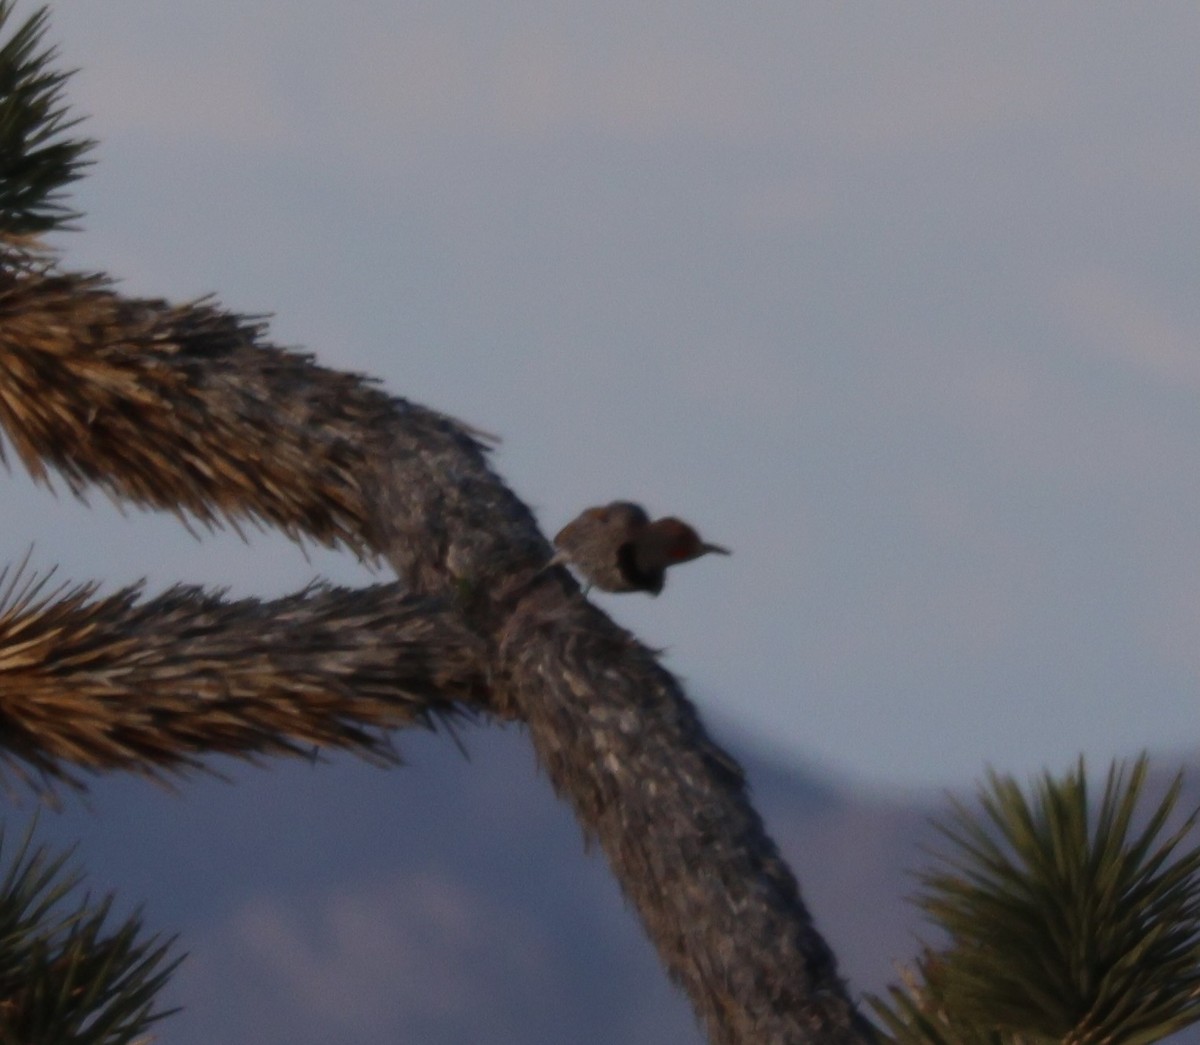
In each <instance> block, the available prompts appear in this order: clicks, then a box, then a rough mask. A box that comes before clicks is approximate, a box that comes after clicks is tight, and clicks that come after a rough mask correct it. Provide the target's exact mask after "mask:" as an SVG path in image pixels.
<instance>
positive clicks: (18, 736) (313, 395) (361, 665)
mask: <svg viewBox="0 0 1200 1045" xmlns="http://www.w3.org/2000/svg"><path fill="white" fill-rule="evenodd" d="M11 13H12V4H11V0H0V22H4V23H7V22H8V21H9V20H10V16H11ZM44 25H45V12H44V11H42V12H39V13H38V14H36V15H35V16H34V17H33V18H32V19H30V20H28V21H27V22H25V23H24V24H23V25H22V26H21V27H20V28H19V29H17V30H16V32H15V33H14V34H13V35H12V36H11V37H9V39H8V42H7V45H6V46H5V48H4V51H3V53H2V54H0V134H2V135H4V140H3V141H2V142H0V236H2V237H3V252H2V254H0V427H2V428H3V432H4V434H5V435H6V436H7V439H8V441H9V444H10V446H11V448H12V449H13V450H14V451H15V453H16V455H17V457H19V458H20V460H21V462H22V463H23V464H24V466H25V467H26V468H27V469H28V470H29V472H30V473H31V474H32V475H33V476H34V477H35V478H36V479H39V480H42V481H47V482H48V481H49V480H50V478H51V476H52V475H54V474H56V475H57V476H59V477H60V478H61V479H62V480H63V481H64V482H65V483H66V485H67V487H68V488H69V489H70V490H71V491H72V492H74V493H81V492H83V491H84V490H85V489H87V488H89V487H99V488H100V489H103V490H104V491H106V492H107V493H109V494H111V495H112V496H113V497H115V498H117V499H119V500H124V501H127V502H130V503H132V504H136V505H140V506H145V507H151V508H156V509H165V510H168V511H172V512H175V513H176V514H177V515H179V516H180V518H181V519H182V520H183V521H184V522H185V524H194V523H199V524H201V525H206V526H219V525H231V526H237V525H238V523H239V522H242V521H253V522H255V523H259V524H265V525H268V526H273V527H277V528H278V529H280V530H281V531H282V532H283V533H285V534H287V535H288V536H290V537H292V538H297V539H299V538H301V537H307V538H310V539H313V540H316V541H318V542H322V543H324V544H328V545H333V546H341V547H345V548H348V549H350V550H351V551H353V552H356V553H358V554H359V555H362V556H367V557H371V558H376V559H382V560H383V561H384V562H386V563H387V564H388V565H389V566H390V567H391V568H392V570H394V572H395V575H396V578H397V581H396V582H395V583H393V584H389V585H382V586H377V587H373V588H368V589H365V590H361V591H346V590H331V589H325V588H319V587H317V588H310V589H308V590H306V591H303V592H300V593H298V594H297V595H294V596H292V597H290V598H286V599H281V600H278V601H275V602H260V601H257V600H243V601H239V602H227V601H225V600H223V599H221V598H218V597H216V596H214V595H210V594H206V593H205V592H203V591H201V590H198V589H195V588H182V587H179V588H175V589H172V590H170V591H168V592H167V593H165V594H164V595H161V596H159V597H157V598H153V599H143V598H142V597H141V596H140V593H139V592H138V591H137V590H133V589H129V590H124V591H120V592H117V593H116V594H114V595H109V596H107V597H98V596H97V594H96V591H95V588H94V587H93V586H92V585H88V584H83V585H80V586H78V587H67V588H60V589H57V590H54V591H48V590H47V589H46V588H45V587H44V586H42V585H41V584H39V583H38V582H36V581H33V580H30V579H28V578H23V577H21V576H20V575H19V571H18V575H16V576H10V581H9V587H8V594H7V597H6V598H5V600H4V606H3V615H2V620H0V672H2V673H3V677H2V681H0V716H2V720H3V722H4V724H5V729H4V732H3V735H2V738H0V743H2V744H3V747H4V751H5V756H6V759H7V761H8V764H9V765H10V767H22V766H23V767H25V770H26V771H27V772H32V773H33V774H34V775H35V777H36V778H37V779H40V780H46V779H49V780H55V779H57V780H60V781H73V782H75V783H77V784H78V783H81V776H80V774H81V771H84V772H102V771H108V770H114V769H123V770H137V771H143V772H147V773H166V772H172V771H176V770H180V769H183V768H186V767H189V766H195V765H198V764H199V763H200V762H201V761H202V760H203V758H204V757H205V756H206V755H208V754H210V753H216V752H225V753H234V754H243V755H251V754H261V753H264V752H266V753H288V752H295V751H299V750H302V749H304V748H305V746H307V745H311V744H314V743H316V744H320V745H322V746H325V747H337V746H340V747H344V748H350V749H353V750H357V751H360V752H362V753H364V754H366V755H370V756H376V757H386V751H387V749H386V745H385V743H384V738H383V737H382V735H381V733H380V731H381V730H390V729H395V728H398V727H401V726H406V725H411V724H414V723H429V722H435V721H436V720H438V719H439V718H445V717H448V716H452V715H461V714H469V715H477V716H494V717H497V718H504V719H517V720H519V721H521V722H522V723H524V725H525V727H526V729H527V732H528V736H529V739H530V742H531V743H532V744H533V746H534V749H535V751H536V753H537V756H538V759H539V761H540V762H541V764H542V766H543V767H544V769H545V770H546V772H547V775H548V776H549V778H550V781H551V783H552V784H553V786H554V787H555V789H556V790H557V792H558V793H559V794H560V795H561V796H562V798H563V799H564V800H565V801H567V802H569V803H570V804H571V806H572V808H573V809H574V811H575V814H576V816H577V818H578V820H579V823H580V825H581V827H582V829H583V831H584V833H585V835H586V836H587V837H589V838H591V839H594V840H595V841H597V842H598V843H599V845H600V846H601V848H602V849H603V851H604V852H605V854H606V856H607V857H608V861H609V864H610V866H611V868H612V870H613V873H614V874H615V875H616V876H617V878H618V879H619V881H620V883H621V886H622V888H623V890H624V892H625V895H626V896H627V897H628V899H629V901H630V903H631V904H632V905H633V906H634V908H635V909H636V911H637V913H638V914H639V916H640V918H641V921H642V924H643V926H644V927H645V930H646V932H647V933H648V935H649V936H650V938H651V940H652V941H653V943H654V945H655V946H656V947H657V949H658V953H659V955H660V957H661V959H662V962H663V964H664V966H665V967H666V969H667V971H668V973H669V974H670V975H671V977H672V978H673V979H674V980H675V981H676V982H677V983H678V984H679V985H680V986H682V987H683V989H684V990H685V991H686V992H687V994H688V996H689V997H690V999H691V1001H692V1004H693V1005H694V1006H695V1010H696V1012H697V1015H698V1017H699V1018H700V1019H701V1020H702V1022H703V1023H704V1025H705V1027H706V1028H707V1031H708V1034H709V1036H710V1038H711V1039H712V1040H713V1041H715V1042H729V1043H734V1042H738V1043H746V1045H750V1043H754V1045H763V1043H768V1042H806V1041H813V1042H815V1041H821V1042H857V1041H862V1040H866V1038H867V1037H868V1036H869V1033H870V1032H869V1029H868V1028H867V1025H866V1024H865V1023H864V1022H863V1021H862V1020H861V1018H860V1017H859V1016H858V1014H857V1012H856V1010H855V1008H854V1006H853V1004H852V1003H851V1002H850V1000H849V999H848V997H847V994H846V991H845V989H844V987H843V984H842V982H841V981H840V979H839V978H838V974H837V969H836V965H835V962H834V959H833V955H832V954H831V952H830V950H829V948H828V947H827V946H826V944H825V942H824V941H823V940H822V938H821V937H820V936H819V935H818V934H817V932H816V930H815V929H814V928H813V925H812V921H811V919H810V917H809V914H808V912H807V910H806V909H805V907H804V904H803V903H802V901H801V898H800V894H799V891H798V889H797V886H796V882H795V879H794V878H793V876H792V874H791V872H790V870H789V869H788V867H787V866H786V864H785V863H784V862H783V860H782V859H781V858H780V856H779V853H778V851H777V849H776V847H775V845H774V843H773V842H772V841H771V839H770V838H769V837H768V836H767V835H766V833H765V831H764V829H763V825H762V822H761V820H760V818H759V817H758V815H757V814H756V812H755V811H754V809H753V808H752V807H751V805H750V804H749V802H748V800H747V796H746V789H745V784H744V781H743V777H742V772H741V769H740V768H739V766H738V765H737V763H736V762H734V760H733V759H732V758H730V757H729V755H727V754H726V753H725V752H724V751H722V750H721V749H720V748H719V747H718V746H717V745H716V744H715V743H714V742H713V741H712V740H711V739H710V737H709V736H708V734H707V732H706V731H705V729H704V727H703V726H702V724H701V723H700V720H699V718H698V717H697V714H696V712H695V709H694V708H693V706H692V705H691V703H690V702H689V701H688V700H687V698H686V697H685V695H684V693H683V691H682V688H681V687H680V685H679V683H678V682H677V681H676V680H675V679H674V678H673V677H672V676H671V675H670V674H669V673H668V672H666V671H665V670H664V669H663V668H662V666H661V665H660V664H659V663H658V661H657V659H656V657H655V655H654V653H653V652H651V651H650V650H648V649H647V648H646V647H644V646H642V645H641V644H640V643H638V642H637V641H636V639H634V637H633V636H631V635H630V634H628V633H627V632H625V631H624V630H622V629H621V628H619V627H618V626H617V625H616V624H614V623H613V621H612V620H610V619H609V618H608V617H607V616H606V615H605V614H604V613H602V612H601V611H600V610H598V609H597V608H596V607H595V606H593V605H591V604H590V603H589V602H588V601H587V600H585V599H583V598H581V597H580V592H579V588H578V585H577V584H576V583H575V581H574V580H573V579H572V578H571V577H570V575H569V574H568V573H567V572H566V570H564V569H562V568H561V567H555V568H553V569H549V570H547V569H545V567H546V565H547V563H548V562H549V560H550V559H551V557H552V549H551V548H550V546H549V544H548V543H547V541H546V540H545V538H544V537H543V536H542V534H541V533H540V531H539V530H538V528H537V526H536V524H535V522H534V520H533V517H532V515H531V513H530V512H529V510H528V509H527V508H526V507H525V505H524V504H522V503H521V502H520V501H519V500H518V499H517V498H516V497H515V496H514V495H513V494H512V493H511V492H510V491H509V490H508V489H507V488H506V487H505V485H504V484H503V483H502V482H501V481H500V479H499V478H498V477H497V476H496V474H495V473H494V472H493V471H492V469H491V468H490V467H489V464H488V459H487V452H486V446H485V445H484V443H483V442H481V440H480V438H479V433H478V432H476V431H474V430H472V429H471V428H470V427H468V426H466V425H463V424H461V423H459V422H457V421H455V420H453V419H451V418H449V417H447V416H445V415H443V414H440V413H438V412H436V411H434V410H430V409H427V408H425V407H422V406H419V405H417V404H415V403H411V402H408V401H406V400H403V399H400V398H397V397H394V396H391V395H388V394H387V393H385V392H383V391H382V390H380V389H379V388H377V387H375V386H374V385H372V384H371V383H370V382H369V381H367V380H365V379H363V378H361V377H358V376H356V375H351V374H344V373H338V372H336V371H333V370H329V369H325V368H323V367H321V366H319V365H317V364H316V363H315V362H314V361H313V360H312V359H311V358H310V357H308V356H305V355H301V354H298V353H296V352H290V351H285V350H283V349H281V348H278V347H276V346H274V345H272V344H271V343H270V342H269V341H268V340H267V339H266V330H265V327H264V325H263V324H262V323H261V322H259V321H258V320H256V319H253V318H247V317H243V316H238V315H233V314H231V313H228V312H225V311H223V310H222V309H220V308H219V307H217V306H216V305H215V304H213V303H211V302H208V301H199V302H193V303H190V304H182V305H171V304H168V303H166V302H164V301H157V300H145V299H138V298H131V297H126V296H123V295H121V294H120V293H118V292H117V291H116V290H115V289H114V287H113V286H112V284H111V281H110V280H109V279H108V278H106V277H104V276H101V275H84V274H80V273H75V272H71V271H69V270H66V269H64V268H62V267H60V266H59V264H58V261H57V258H56V257H54V256H53V255H52V254H50V253H49V252H47V251H45V250H43V249H41V247H40V246H39V243H38V241H37V239H36V238H35V237H36V236H37V235H38V234H40V233H43V232H46V231H48V230H51V229H55V228H60V227H63V226H64V225H65V224H66V223H68V222H69V221H70V219H71V218H72V216H73V215H72V214H71V213H70V211H69V208H68V207H67V206H66V205H65V203H64V202H63V199H62V197H61V193H62V190H63V187H64V186H65V185H66V184H68V183H69V182H70V181H71V180H72V179H73V178H75V177H77V176H78V175H79V174H80V173H81V170H82V166H83V164H84V162H85V156H86V151H87V147H88V144H89V143H87V142H86V141H83V140H81V139H78V138H74V137H71V135H70V131H71V129H72V126H73V124H72V121H71V120H70V119H68V117H67V113H66V110H65V108H64V106H63V104H62V100H61V88H62V85H63V82H64V76H63V74H61V73H57V72H54V71H53V70H52V63H53V57H54V56H53V53H52V52H47V51H45V50H41V46H42V45H41V43H40V38H41V35H42V32H43V29H44ZM2 30H3V26H0V31H2ZM247 624H252V626H250V627H248V626H247Z"/></svg>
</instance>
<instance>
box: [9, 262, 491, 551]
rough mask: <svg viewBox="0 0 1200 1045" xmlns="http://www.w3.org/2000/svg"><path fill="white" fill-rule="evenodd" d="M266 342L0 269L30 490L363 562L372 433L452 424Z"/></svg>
mask: <svg viewBox="0 0 1200 1045" xmlns="http://www.w3.org/2000/svg"><path fill="white" fill-rule="evenodd" d="M263 331H264V324H263V323H262V321H261V320H259V319H257V318H253V317H251V318H247V317H243V316H236V315H232V314H230V313H227V312H224V311H222V310H220V309H218V308H216V307H214V306H212V305H211V304H209V303H206V302H195V303H192V304H188V305H181V306H171V305H168V304H167V303H166V302H163V301H154V300H141V299H136V298H123V297H120V296H118V295H117V294H114V293H113V292H112V290H111V287H110V286H109V284H108V281H107V280H105V279H104V278H102V277H99V276H82V275H63V274H57V273H55V272H53V271H52V270H50V269H48V268H42V269H40V270H38V271H29V270H27V269H14V268H8V269H4V268H0V359H2V361H3V368H2V373H0V424H2V425H3V427H4V429H5V431H6V432H7V433H8V436H9V438H10V439H11V440H12V443H13V445H14V447H15V448H16V451H17V453H18V454H19V456H20V458H21V461H22V463H23V464H24V465H25V467H26V468H27V469H28V470H29V472H30V474H31V475H32V476H33V477H34V478H35V479H37V480H39V481H41V482H48V480H49V473H50V470H54V471H56V472H57V473H58V474H59V475H61V476H62V477H63V479H64V480H65V481H66V483H67V486H68V488H69V489H70V490H71V491H72V493H75V494H77V495H78V494H81V493H82V492H83V491H84V490H85V489H86V487H87V486H88V485H89V484H95V485H97V486H99V487H100V488H101V489H103V490H105V491H106V492H108V493H109V494H111V495H112V496H114V497H116V498H119V499H122V500H125V501H130V502H132V503H134V504H137V505H141V506H144V507H149V508H158V509H166V510H168V511H173V512H176V513H177V514H180V515H181V516H182V517H183V518H184V520H185V522H186V521H187V519H188V517H191V518H193V519H196V520H198V521H199V522H200V523H202V524H204V525H207V526H212V525H215V524H216V523H218V522H219V521H220V522H231V523H233V524H235V525H236V524H237V523H238V522H240V521H242V520H248V521H252V522H256V523H265V524H267V525H270V526H274V527H277V528H278V529H280V530H282V531H283V532H284V533H285V534H287V535H288V536H289V537H291V538H293V539H299V538H300V537H301V535H307V536H308V537H311V538H314V539H315V540H317V541H320V542H321V543H323V544H329V545H336V544H343V545H346V546H348V547H350V548H352V549H353V550H355V551H356V552H358V553H360V554H362V553H365V552H366V550H367V549H368V548H369V547H370V546H371V544H372V541H373V538H372V535H371V534H370V532H369V519H370V516H371V507H370V503H369V498H370V492H369V491H368V490H365V489H364V488H363V476H364V474H365V473H366V472H367V471H368V465H369V462H370V461H371V460H372V456H373V453H376V452H378V451H377V446H378V442H379V440H380V438H381V437H382V436H383V435H384V434H385V433H386V432H387V430H388V427H389V425H390V424H391V423H392V421H393V419H394V418H396V417H397V416H399V415H404V414H409V415H411V419H413V420H418V419H419V421H420V423H422V424H426V425H431V426H434V427H437V426H444V427H447V428H449V427H452V426H453V422H451V421H450V420H449V419H448V418H445V417H443V416H442V415H440V414H435V413H433V412H432V411H428V410H424V409H422V408H419V407H415V406H413V405H411V404H409V403H406V402H404V401H403V400H399V399H394V398H392V397H390V396H387V395H385V394H383V393H382V392H380V391H378V390H377V389H375V388H374V387H372V386H371V384H370V382H368V381H367V380H365V379H363V378H360V377H358V376H356V375H353V374H343V373H339V372H338V371H334V370H328V369H325V368H322V367H318V366H316V365H314V364H313V362H312V360H311V358H310V357H309V356H307V355H305V354H302V353H298V352H283V351H279V350H274V351H262V350H261V349H260V348H259V347H258V344H257V342H258V341H259V339H260V337H261V335H262V333H263ZM282 392H286V395H284V397H283V401H281V400H280V394H281V393H282ZM459 431H460V432H461V435H462V438H464V439H465V440H468V441H470V442H472V443H473V440H472V439H471V436H470V434H469V433H468V431H467V430H466V429H465V428H460V429H459ZM117 460H119V461H120V465H119V467H114V461H117Z"/></svg>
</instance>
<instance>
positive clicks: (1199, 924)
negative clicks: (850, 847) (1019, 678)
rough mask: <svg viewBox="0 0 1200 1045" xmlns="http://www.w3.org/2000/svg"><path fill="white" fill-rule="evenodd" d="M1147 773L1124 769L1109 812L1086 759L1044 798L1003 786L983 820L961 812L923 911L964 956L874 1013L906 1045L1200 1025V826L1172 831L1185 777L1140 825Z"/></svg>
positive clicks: (995, 786) (1126, 1036)
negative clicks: (1192, 837)
mask: <svg viewBox="0 0 1200 1045" xmlns="http://www.w3.org/2000/svg"><path fill="white" fill-rule="evenodd" d="M1148 768H1149V767H1148V762H1147V760H1146V758H1145V756H1142V757H1141V758H1139V759H1138V760H1137V761H1136V762H1135V763H1134V764H1133V767H1132V769H1129V770H1127V769H1126V767H1125V766H1124V765H1120V764H1114V765H1113V766H1112V767H1110V769H1109V772H1108V776H1107V779H1106V782H1105V786H1104V792H1103V796H1102V797H1101V800H1100V804H1099V807H1098V808H1096V809H1093V808H1092V805H1091V802H1090V800H1089V789H1088V784H1087V775H1086V772H1085V766H1084V763H1083V760H1082V759H1081V760H1080V762H1079V764H1078V765H1077V766H1076V768H1075V769H1074V770H1072V771H1071V772H1069V773H1067V774H1066V775H1065V776H1064V777H1063V778H1061V779H1055V778H1054V777H1052V776H1050V775H1049V774H1046V775H1045V776H1043V777H1042V778H1041V779H1040V780H1039V781H1038V782H1037V784H1036V787H1035V788H1034V790H1033V794H1032V796H1029V797H1027V796H1026V795H1025V794H1024V793H1023V791H1022V790H1021V788H1020V786H1019V785H1018V784H1017V783H1016V782H1015V781H1014V780H1013V779H1012V778H1011V777H1003V776H999V775H997V774H995V773H991V774H989V776H988V780H987V784H986V786H985V787H984V788H983V789H982V790H981V792H980V796H979V801H980V808H981V812H980V813H976V812H974V811H972V810H970V809H968V808H967V807H965V806H964V805H962V804H961V803H955V805H954V812H953V816H952V818H951V819H950V821H949V822H948V823H945V824H941V825H939V827H940V830H941V832H942V834H943V836H944V837H945V838H946V839H947V840H948V841H949V842H950V844H951V846H952V851H951V853H949V854H947V855H945V856H944V857H942V859H941V861H940V863H941V867H939V868H938V869H935V870H932V871H929V872H926V873H924V874H922V875H921V876H920V881H921V887H922V888H921V893H920V895H919V896H918V898H917V902H918V904H919V905H920V906H921V907H922V908H923V909H924V911H925V912H926V913H927V914H928V915H929V917H930V918H931V920H932V921H933V922H934V923H935V924H937V925H938V926H939V927H941V928H942V929H943V930H944V931H945V932H946V933H947V934H948V935H949V940H950V942H949V945H948V946H946V947H944V948H940V949H938V950H937V951H934V950H932V949H927V950H926V951H925V953H924V955H923V956H922V958H921V960H920V961H919V963H918V965H917V969H916V970H915V972H916V975H914V976H912V977H911V982H910V984H909V986H908V987H907V989H902V988H892V991H891V1002H892V1004H891V1006H889V1005H887V1004H886V1003H884V1002H882V1001H880V1000H879V999H876V1000H875V1002H874V1004H875V1007H876V1010H877V1011H878V1012H879V1013H880V1015H881V1016H882V1017H883V1018H884V1020H885V1022H886V1023H887V1025H888V1029H889V1030H890V1032H891V1033H892V1034H893V1036H894V1037H893V1040H895V1041H898V1042H903V1043H912V1045H916V1043H926V1045H929V1043H936V1045H942V1043H945V1045H952V1043H953V1045H957V1043H963V1042H966V1043H971V1045H974V1043H979V1045H992V1043H997V1045H1001V1043H1002V1045H1019V1043H1024V1042H1044V1041H1055V1042H1064V1043H1069V1045H1104V1043H1110V1042H1121V1043H1123V1045H1144V1043H1146V1042H1152V1041H1158V1040H1160V1039H1162V1038H1165V1037H1166V1036H1167V1035H1169V1034H1173V1033H1175V1032H1177V1031H1179V1030H1181V1029H1182V1028H1184V1027H1186V1026H1188V1025H1190V1024H1191V1023H1194V1022H1196V1021H1197V1020H1198V1019H1200V847H1193V848H1190V849H1182V848H1181V846H1182V843H1183V842H1184V840H1185V839H1186V838H1187V836H1188V835H1189V833H1190V832H1191V831H1192V829H1193V827H1194V824H1195V821H1196V817H1197V813H1196V812H1193V813H1192V815H1191V816H1189V817H1187V818H1185V819H1184V821H1183V823H1182V824H1180V825H1178V826H1176V827H1174V828H1173V829H1171V830H1170V831H1169V832H1168V823H1169V822H1170V820H1171V817H1172V814H1173V812H1174V809H1175V805H1176V802H1177V800H1178V798H1179V793H1180V787H1181V785H1182V778H1181V777H1176V779H1175V781H1174V783H1173V784H1172V786H1171V787H1170V788H1169V789H1168V791H1167V793H1166V795H1165V797H1164V798H1163V799H1162V800H1161V801H1160V802H1159V803H1158V804H1157V805H1156V806H1154V807H1153V808H1152V809H1151V810H1149V812H1148V813H1141V811H1140V810H1139V808H1138V807H1139V800H1140V796H1141V794H1142V791H1143V788H1144V785H1145V782H1146V776H1147V772H1148Z"/></svg>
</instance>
